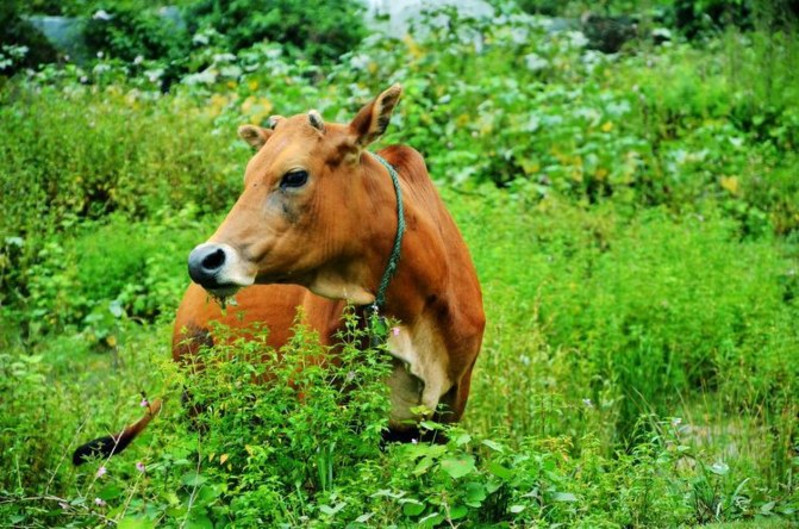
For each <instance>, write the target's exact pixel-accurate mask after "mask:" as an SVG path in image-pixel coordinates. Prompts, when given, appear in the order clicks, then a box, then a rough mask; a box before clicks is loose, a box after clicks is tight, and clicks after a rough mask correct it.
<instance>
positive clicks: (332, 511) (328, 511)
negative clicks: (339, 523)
mask: <svg viewBox="0 0 799 529" xmlns="http://www.w3.org/2000/svg"><path fill="white" fill-rule="evenodd" d="M346 506H347V504H346V503H344V502H343V501H342V502H340V503H337V504H336V505H335V506H334V507H330V506H329V505H320V506H319V510H320V511H322V513H323V514H326V515H328V516H333V515H334V514H336V513H337V512H339V511H340V510H341V509H343V508H344V507H346Z"/></svg>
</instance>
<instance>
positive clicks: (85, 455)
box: [72, 399, 162, 466]
mask: <svg viewBox="0 0 799 529" xmlns="http://www.w3.org/2000/svg"><path fill="white" fill-rule="evenodd" d="M161 404H162V402H161V399H156V400H154V401H152V402H150V403H147V413H146V414H145V415H144V417H142V418H141V419H139V420H138V421H136V422H135V423H133V424H131V425H129V426H127V427H126V428H125V429H124V430H122V431H121V432H119V433H118V434H116V435H107V436H105V437H100V438H99V439H95V440H93V441H89V442H88V443H86V444H84V445H81V446H79V447H78V448H77V449H76V450H75V452H74V453H73V454H72V464H74V465H76V466H77V465H82V464H83V463H85V462H86V461H88V460H89V459H90V458H92V457H95V456H101V457H104V458H109V457H111V456H113V455H116V454H118V453H120V452H122V451H123V450H124V449H125V448H127V447H128V445H129V444H130V443H131V442H132V441H133V440H134V439H135V438H136V436H138V435H139V434H140V433H142V432H143V431H144V429H145V428H147V425H148V424H150V421H151V420H152V419H153V417H155V415H156V414H157V413H158V412H159V411H160V410H161Z"/></svg>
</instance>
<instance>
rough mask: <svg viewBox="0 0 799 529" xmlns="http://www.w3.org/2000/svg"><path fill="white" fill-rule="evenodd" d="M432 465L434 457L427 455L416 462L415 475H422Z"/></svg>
mask: <svg viewBox="0 0 799 529" xmlns="http://www.w3.org/2000/svg"><path fill="white" fill-rule="evenodd" d="M431 466H433V459H432V458H430V457H429V456H425V457H423V458H422V459H420V460H419V462H418V463H417V464H416V468H414V469H413V475H414V476H421V475H422V474H424V473H425V472H427V471H428V470H429V469H430V467H431Z"/></svg>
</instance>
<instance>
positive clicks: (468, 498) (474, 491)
mask: <svg viewBox="0 0 799 529" xmlns="http://www.w3.org/2000/svg"><path fill="white" fill-rule="evenodd" d="M465 488H466V494H465V495H464V500H465V502H466V505H468V506H469V507H474V508H475V509H477V508H479V507H480V505H482V503H483V500H485V499H486V496H487V494H486V489H485V487H484V486H483V485H482V483H477V482H476V481H472V482H469V483H467V484H466V487H465Z"/></svg>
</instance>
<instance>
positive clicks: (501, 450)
mask: <svg viewBox="0 0 799 529" xmlns="http://www.w3.org/2000/svg"><path fill="white" fill-rule="evenodd" d="M483 444H484V445H485V446H487V447H488V448H490V449H491V450H493V451H495V452H499V453H504V452H505V448H504V447H503V446H502V445H501V444H499V443H497V442H496V441H492V440H491V439H484V440H483Z"/></svg>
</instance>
